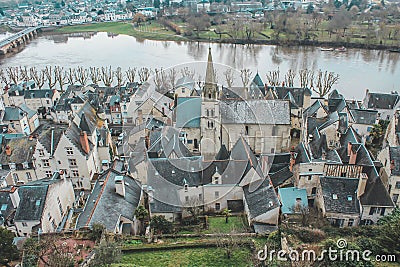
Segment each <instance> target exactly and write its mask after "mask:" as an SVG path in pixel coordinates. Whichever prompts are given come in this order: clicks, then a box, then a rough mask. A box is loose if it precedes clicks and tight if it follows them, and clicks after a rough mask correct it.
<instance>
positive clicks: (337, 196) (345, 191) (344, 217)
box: [316, 176, 365, 227]
mask: <svg viewBox="0 0 400 267" xmlns="http://www.w3.org/2000/svg"><path fill="white" fill-rule="evenodd" d="M364 182H365V179H364V178H360V179H358V178H347V177H326V176H321V177H320V186H319V188H318V190H317V197H316V207H317V208H318V209H319V211H320V212H321V213H322V215H323V216H324V217H326V218H327V219H328V220H329V221H330V222H331V224H332V225H334V226H337V227H347V226H349V227H351V226H357V225H358V224H359V220H360V211H361V209H362V208H361V205H360V201H359V197H360V194H361V193H362V191H361V190H362V189H361V187H362V186H363V185H364Z"/></svg>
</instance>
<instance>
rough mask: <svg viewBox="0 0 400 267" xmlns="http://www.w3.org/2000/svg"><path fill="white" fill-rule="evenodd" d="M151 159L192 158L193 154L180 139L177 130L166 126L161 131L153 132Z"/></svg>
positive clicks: (151, 135) (150, 148)
mask: <svg viewBox="0 0 400 267" xmlns="http://www.w3.org/2000/svg"><path fill="white" fill-rule="evenodd" d="M148 152H149V157H152V158H154V157H160V158H169V157H178V158H180V157H190V156H192V154H191V153H190V151H189V149H188V148H187V147H186V146H185V145H184V144H183V143H182V141H181V140H180V138H179V131H178V130H177V129H176V128H173V127H170V126H166V127H164V128H162V129H160V130H156V131H153V132H151V134H150V147H149V149H148Z"/></svg>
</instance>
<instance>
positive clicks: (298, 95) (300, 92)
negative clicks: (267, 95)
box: [274, 86, 312, 107]
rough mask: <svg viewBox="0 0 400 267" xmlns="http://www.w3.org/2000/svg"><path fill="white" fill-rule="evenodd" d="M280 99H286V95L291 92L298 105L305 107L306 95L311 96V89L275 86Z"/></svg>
mask: <svg viewBox="0 0 400 267" xmlns="http://www.w3.org/2000/svg"><path fill="white" fill-rule="evenodd" d="M274 89H275V92H276V95H277V96H278V99H284V98H285V96H286V95H287V94H288V93H289V92H290V94H291V96H292V97H293V99H294V101H295V103H296V105H297V106H298V107H303V105H304V96H311V94H312V93H311V90H310V89H308V88H296V87H279V86H278V87H274Z"/></svg>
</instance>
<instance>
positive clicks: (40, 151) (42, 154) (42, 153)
mask: <svg viewBox="0 0 400 267" xmlns="http://www.w3.org/2000/svg"><path fill="white" fill-rule="evenodd" d="M38 152H39V156H41V157H43V156H44V151H43V149H38Z"/></svg>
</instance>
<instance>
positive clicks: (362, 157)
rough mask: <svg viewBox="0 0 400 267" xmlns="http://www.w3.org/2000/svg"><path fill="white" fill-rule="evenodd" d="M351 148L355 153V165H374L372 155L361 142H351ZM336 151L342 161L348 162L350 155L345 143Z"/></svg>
mask: <svg viewBox="0 0 400 267" xmlns="http://www.w3.org/2000/svg"><path fill="white" fill-rule="evenodd" d="M351 149H352V150H353V152H354V153H357V156H356V163H355V164H356V165H360V166H374V162H373V157H372V155H371V153H370V152H369V151H368V150H367V149H366V148H365V146H364V145H363V144H357V143H355V144H352V146H351ZM336 151H337V153H338V154H339V156H340V159H341V160H342V162H343V163H345V164H348V163H349V159H350V157H349V156H348V151H347V145H346V146H343V147H341V148H338V149H337V150H336Z"/></svg>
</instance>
